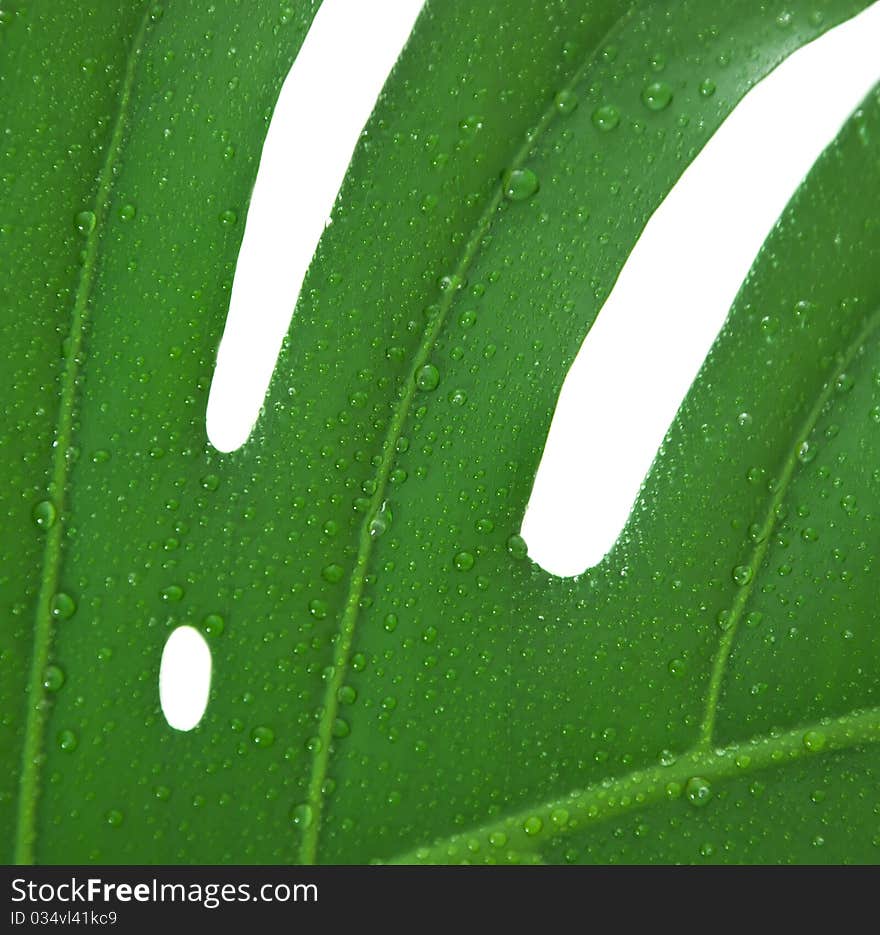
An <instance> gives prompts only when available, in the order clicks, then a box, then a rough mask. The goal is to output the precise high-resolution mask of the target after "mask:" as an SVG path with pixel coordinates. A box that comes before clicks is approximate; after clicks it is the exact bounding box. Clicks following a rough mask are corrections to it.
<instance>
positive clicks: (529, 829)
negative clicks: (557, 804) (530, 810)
mask: <svg viewBox="0 0 880 935" xmlns="http://www.w3.org/2000/svg"><path fill="white" fill-rule="evenodd" d="M522 827H523V831H525V833H526V834H528V835H535V834H540V833H541V829H542V828H543V827H544V822H543V821H542V820H541V818H540V817H539V816H538V815H530V816H529V817H528V818H527V819H526V820H525V821H524V822H523V826H522Z"/></svg>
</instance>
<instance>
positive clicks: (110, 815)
mask: <svg viewBox="0 0 880 935" xmlns="http://www.w3.org/2000/svg"><path fill="white" fill-rule="evenodd" d="M104 818H105V819H106V821H107V824H108V825H110V827H111V828H118V827H119V826H120V825H121V824H122V821H123V814H122V812H120V811H119V809H118V808H111V809H110V811H109V812H107V814H106V815H105V816H104Z"/></svg>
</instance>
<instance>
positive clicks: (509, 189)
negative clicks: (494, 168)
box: [502, 169, 540, 201]
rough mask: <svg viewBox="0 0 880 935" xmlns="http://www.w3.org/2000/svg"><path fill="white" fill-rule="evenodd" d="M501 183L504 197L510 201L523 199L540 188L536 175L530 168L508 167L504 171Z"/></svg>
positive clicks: (529, 196)
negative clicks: (508, 168)
mask: <svg viewBox="0 0 880 935" xmlns="http://www.w3.org/2000/svg"><path fill="white" fill-rule="evenodd" d="M502 184H503V186H504V197H505V198H508V199H509V200H510V201H525V200H526V199H527V198H531V197H532V195H534V194H535V193H536V192H537V191H538V189H539V188H540V183H539V182H538V176H537V175H535V173H534V172H532V170H531V169H510V170H509V171H507V172H505V173H504V179H503V183H502Z"/></svg>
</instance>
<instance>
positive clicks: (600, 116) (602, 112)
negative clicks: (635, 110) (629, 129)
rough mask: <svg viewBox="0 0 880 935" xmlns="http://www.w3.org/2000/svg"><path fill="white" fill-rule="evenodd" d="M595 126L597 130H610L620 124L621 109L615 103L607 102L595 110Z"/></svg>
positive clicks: (593, 118) (593, 117)
mask: <svg viewBox="0 0 880 935" xmlns="http://www.w3.org/2000/svg"><path fill="white" fill-rule="evenodd" d="M591 119H592V121H593V126H594V127H595V128H596V129H597V130H602V131H603V132H606V133H607V132H608V131H609V130H614V129H615V128H616V127H617V126H618V125H619V124H620V111H619V110H618V109H617V108H616V107H615V106H614V105H613V104H605V105H603V106H602V107H597V108H596V110H594V111H593V116H592V118H591Z"/></svg>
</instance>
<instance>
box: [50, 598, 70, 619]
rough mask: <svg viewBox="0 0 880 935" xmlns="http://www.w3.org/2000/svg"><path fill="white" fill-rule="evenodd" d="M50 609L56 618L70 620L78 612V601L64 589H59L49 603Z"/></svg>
mask: <svg viewBox="0 0 880 935" xmlns="http://www.w3.org/2000/svg"><path fill="white" fill-rule="evenodd" d="M49 610H50V612H51V614H52V616H53V617H54V618H55V619H56V620H70V618H71V617H72V616H73V615H74V614H75V613H76V601H75V600H74V599H73V598H72V597H71V596H70V595H69V594H65V593H64V592H63V591H59V592H58V593H57V594H56V595H55V596H54V597H53V598H52V601H51V603H50V605H49Z"/></svg>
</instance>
